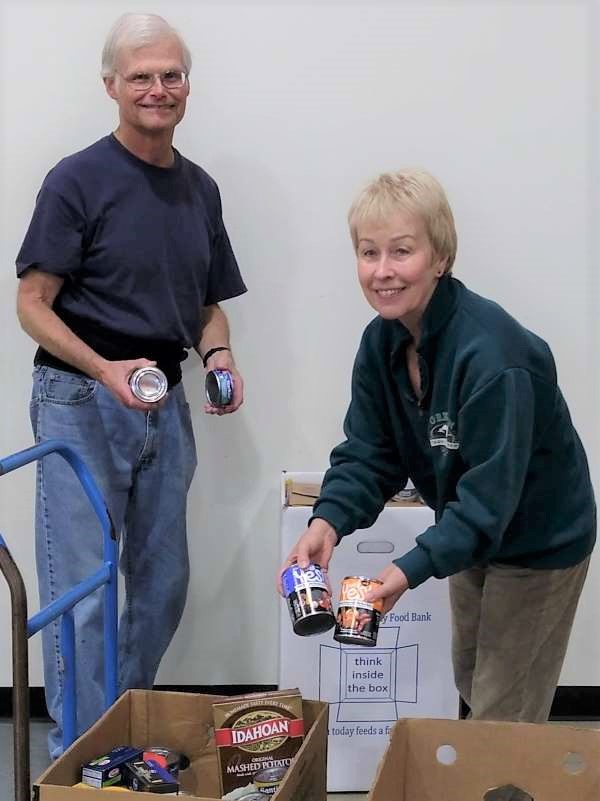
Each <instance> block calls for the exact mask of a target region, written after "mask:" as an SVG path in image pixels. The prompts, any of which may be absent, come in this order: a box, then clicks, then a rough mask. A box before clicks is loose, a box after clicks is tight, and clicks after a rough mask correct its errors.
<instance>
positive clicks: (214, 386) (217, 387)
mask: <svg viewBox="0 0 600 801" xmlns="http://www.w3.org/2000/svg"><path fill="white" fill-rule="evenodd" d="M205 389H206V398H207V400H208V402H209V403H210V405H211V406H229V404H230V403H231V401H232V400H233V376H232V375H231V373H230V372H229V370H210V371H209V372H208V373H207V374H206V382H205Z"/></svg>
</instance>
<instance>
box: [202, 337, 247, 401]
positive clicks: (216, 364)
mask: <svg viewBox="0 0 600 801" xmlns="http://www.w3.org/2000/svg"><path fill="white" fill-rule="evenodd" d="M210 370H228V371H229V372H230V373H231V378H232V380H233V398H232V399H231V403H229V404H228V405H227V406H211V404H210V403H207V404H205V406H204V411H205V412H206V414H218V415H223V414H231V413H232V412H236V411H237V410H238V409H239V408H240V406H241V405H242V403H243V402H244V381H243V379H242V376H241V375H240V374H239V372H238V370H237V368H236V366H235V363H234V361H233V356H232V355H231V351H229V350H220V351H217V353H215V354H214V355H213V356H211V357H210V359H209V360H208V362H207V363H206V372H207V373H208V372H209V371H210Z"/></svg>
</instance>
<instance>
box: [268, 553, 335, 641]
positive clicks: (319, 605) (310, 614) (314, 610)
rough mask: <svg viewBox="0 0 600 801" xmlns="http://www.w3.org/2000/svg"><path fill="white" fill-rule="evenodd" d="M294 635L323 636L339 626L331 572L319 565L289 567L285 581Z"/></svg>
mask: <svg viewBox="0 0 600 801" xmlns="http://www.w3.org/2000/svg"><path fill="white" fill-rule="evenodd" d="M281 583H282V586H283V593H284V595H285V599H286V602H287V606H288V609H289V612H290V617H291V619H292V626H293V628H294V632H295V633H296V634H299V635H300V636H301V637H305V636H307V635H310V634H322V633H323V632H324V631H327V630H328V629H331V628H333V626H335V615H334V614H333V609H332V608H331V589H330V587H329V579H328V578H327V571H326V570H323V568H322V567H320V566H319V565H314V564H311V565H309V566H308V567H307V568H305V569H304V568H301V567H299V566H298V565H291V566H290V567H288V568H287V569H286V570H285V571H284V572H283V575H282V577H281Z"/></svg>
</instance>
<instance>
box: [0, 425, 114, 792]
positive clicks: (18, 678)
mask: <svg viewBox="0 0 600 801" xmlns="http://www.w3.org/2000/svg"><path fill="white" fill-rule="evenodd" d="M50 453H57V454H59V455H60V456H62V457H63V459H65V460H66V461H67V462H68V463H69V465H70V466H71V468H72V469H73V470H74V472H75V474H76V475H77V478H78V479H79V482H80V484H81V486H82V487H83V490H84V491H85V494H86V495H87V497H88V498H89V500H90V502H91V504H92V507H93V509H94V511H95V513H96V515H97V516H98V519H99V520H100V524H101V526H102V540H103V561H102V565H101V566H100V567H99V569H98V570H97V571H96V572H95V573H93V574H92V575H91V576H88V577H87V578H85V579H84V580H83V581H81V582H79V584H77V585H76V586H75V587H72V588H71V589H70V590H68V591H67V592H65V593H63V595H61V596H60V597H59V598H56V599H55V600H54V601H52V603H50V604H48V605H47V606H45V607H44V608H43V609H40V611H39V612H38V613H37V614H35V615H33V617H31V618H29V620H28V619H27V593H26V590H25V584H24V582H23V578H22V576H21V573H20V572H19V569H18V568H17V566H16V564H15V562H14V560H13V558H12V556H11V554H10V551H9V550H8V546H7V544H6V542H5V540H4V538H3V537H2V535H1V534H0V571H1V572H2V574H3V575H4V578H5V579H6V582H7V584H8V586H9V589H10V597H11V613H12V669H13V729H14V756H13V761H14V781H15V801H28V799H29V798H30V783H31V776H30V762H29V662H28V652H27V641H28V639H29V637H32V636H33V635H34V634H37V632H38V631H40V630H41V629H43V628H44V627H45V626H47V625H48V624H49V623H51V622H52V621H53V620H56V619H57V618H58V617H60V618H61V646H60V650H61V657H62V663H63V671H64V673H63V676H64V691H63V721H62V726H63V747H64V748H65V749H66V748H68V747H69V746H70V745H71V743H72V742H73V741H74V740H75V739H76V736H77V699H76V695H75V625H74V618H73V608H74V607H75V606H76V604H78V603H79V601H81V600H82V599H83V598H85V597H86V596H88V595H90V594H91V593H92V592H94V591H95V590H97V589H98V588H99V587H102V586H105V590H104V702H105V707H106V708H108V707H109V706H111V705H112V704H113V703H114V701H115V700H116V699H117V695H118V686H117V684H118V679H117V665H118V652H117V629H118V621H117V614H118V608H117V607H118V603H117V559H118V549H119V546H118V541H117V536H116V532H115V529H114V526H113V524H112V521H111V518H110V514H109V511H108V509H107V508H106V505H105V503H104V500H103V498H102V495H101V494H100V491H99V489H98V487H97V485H96V483H95V481H94V479H93V477H92V475H91V473H90V472H89V470H88V468H87V467H86V465H85V463H84V462H83V460H82V459H81V457H80V456H79V455H78V454H77V453H76V452H75V451H74V450H73V449H72V448H71V447H70V446H69V445H68V444H67V443H65V442H63V441H62V440H57V439H54V440H48V441H47V442H43V443H41V444H39V445H34V446H33V447H31V448H26V449H25V450H23V451H19V452H18V453H15V454H12V455H11V456H7V457H5V458H4V459H1V460H0V476H2V475H4V474H5V473H10V472H12V471H13V470H16V469H17V468H19V467H23V466H24V465H26V464H30V463H31V462H35V461H38V460H39V459H42V458H43V457H44V456H47V455H48V454H50Z"/></svg>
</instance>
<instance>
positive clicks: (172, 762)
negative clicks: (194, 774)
mask: <svg viewBox="0 0 600 801" xmlns="http://www.w3.org/2000/svg"><path fill="white" fill-rule="evenodd" d="M142 759H143V760H144V762H147V761H148V760H149V759H152V760H154V761H155V762H158V764H159V765H160V766H161V767H162V768H165V770H168V771H169V773H171V774H172V775H173V777H174V778H175V779H177V778H178V776H179V771H180V770H185V769H186V768H188V767H189V765H190V760H189V759H188V757H187V756H186V755H185V754H181V753H180V752H179V751H172V750H171V749H170V748H164V747H163V746H161V745H152V746H150V747H149V748H144V752H143V754H142Z"/></svg>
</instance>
